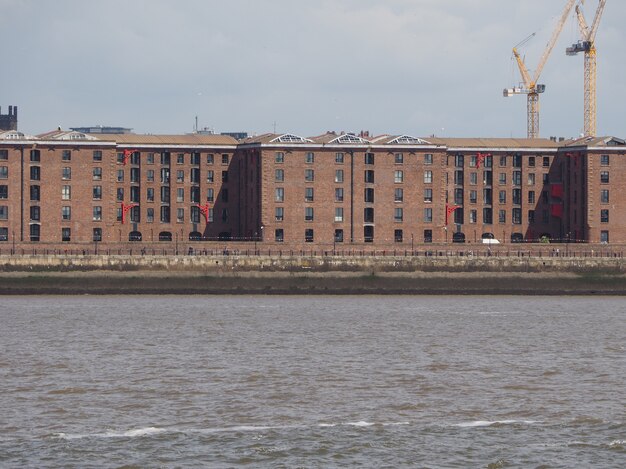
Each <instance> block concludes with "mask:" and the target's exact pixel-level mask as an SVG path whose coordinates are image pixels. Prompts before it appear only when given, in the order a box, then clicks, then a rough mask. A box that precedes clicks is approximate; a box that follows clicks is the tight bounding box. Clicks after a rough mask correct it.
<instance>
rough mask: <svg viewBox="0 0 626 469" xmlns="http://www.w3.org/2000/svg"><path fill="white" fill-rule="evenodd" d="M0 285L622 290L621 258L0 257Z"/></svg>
mask: <svg viewBox="0 0 626 469" xmlns="http://www.w3.org/2000/svg"><path fill="white" fill-rule="evenodd" d="M0 294H446V295H451V294H541V295H560V294H579V295H580V294H585V295H587V294H605V295H624V294H626V262H625V260H624V259H623V258H622V257H608V256H607V257H586V258H579V257H532V256H527V255H525V256H510V257H489V256H485V257H473V256H467V255H464V256H459V255H450V256H445V255H444V256H399V257H395V256H364V257H360V256H310V257H304V256H235V255H213V256H198V255H190V256H152V255H145V256H123V255H122V256H114V255H110V256H109V255H106V256H102V255H97V256H96V255H86V256H82V255H74V256H68V255H42V256H28V255H26V256H10V255H6V256H0Z"/></svg>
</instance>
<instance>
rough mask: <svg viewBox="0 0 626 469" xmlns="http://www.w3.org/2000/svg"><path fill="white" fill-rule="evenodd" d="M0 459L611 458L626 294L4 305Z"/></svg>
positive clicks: (206, 462)
mask: <svg viewBox="0 0 626 469" xmlns="http://www.w3.org/2000/svg"><path fill="white" fill-rule="evenodd" d="M0 324H1V328H0V345H1V355H0V467H3V468H13V467H15V468H18V467H19V468H22V467H37V468H40V467H80V468H89V467H125V468H132V467H142V468H143V467H166V468H170V467H219V468H221V467H239V466H247V467H255V468H256V467H286V468H293V467H352V466H360V467H389V468H399V467H431V468H435V467H459V468H465V467H487V468H500V467H502V468H504V467H507V468H508V467H543V468H572V467H601V468H610V467H616V468H617V467H624V466H625V465H626V349H625V347H626V299H622V298H595V297H593V298H591V297H590V298H580V297H577V298H566V297H550V298H543V297H531V298H528V297H412V296H406V297H391V296H359V297H356V296H354V297H353V296H343V297H342V296H337V297H322V296H314V297H306V296H298V297H271V296H267V297H265V296H255V297H247V296H240V297H234V296H233V297H229V296H226V297H220V296H216V297H203V296H194V297H185V296H165V297H160V296H130V297H125V296H109V297H98V296H94V297H92V296H81V297H5V298H3V299H2V303H1V305H0Z"/></svg>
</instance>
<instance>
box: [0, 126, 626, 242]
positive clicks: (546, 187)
mask: <svg viewBox="0 0 626 469" xmlns="http://www.w3.org/2000/svg"><path fill="white" fill-rule="evenodd" d="M625 152H626V144H625V142H624V141H623V140H621V139H617V138H594V139H580V140H567V141H560V142H556V141H554V140H550V139H537V140H528V139H453V138H449V139H444V138H427V139H421V138H415V137H411V136H406V135H400V136H398V135H395V136H391V135H383V136H378V137H373V138H370V137H369V136H367V135H363V136H358V135H353V134H345V133H342V134H336V133H327V134H324V135H321V136H318V137H311V138H303V137H299V136H296V135H291V134H283V135H278V134H267V135H261V136H258V137H251V138H248V139H246V140H244V141H237V140H235V139H233V138H231V137H228V136H221V135H203V134H190V135H169V136H168V135H159V136H155V135H135V134H109V135H108V134H85V133H81V132H78V131H62V130H56V131H53V132H49V133H47V134H43V135H39V136H37V137H34V136H27V135H24V134H22V133H20V132H17V131H6V132H3V133H0V243H1V242H8V243H11V242H12V243H13V244H15V243H19V244H20V245H36V246H37V245H42V246H43V245H50V246H53V245H54V246H66V247H67V246H81V245H85V244H89V243H94V242H95V243H104V244H108V245H113V246H114V245H121V244H124V243H133V245H138V246H141V245H146V244H148V243H163V244H165V243H168V242H172V243H174V242H176V243H178V242H186V243H199V244H198V246H201V245H202V243H205V242H206V241H213V240H221V241H223V240H243V241H254V242H255V243H258V242H262V243H265V244H274V243H276V244H280V245H283V246H297V247H307V248H308V247H311V246H320V247H328V246H336V245H337V244H341V245H353V244H363V245H369V246H381V247H384V246H397V245H399V244H402V245H405V246H406V245H407V244H408V243H410V244H411V245H414V244H421V243H451V242H472V243H473V242H481V240H482V239H483V238H495V239H497V240H499V241H500V242H504V243H509V242H518V241H538V240H540V239H541V238H543V237H547V238H551V239H552V240H559V241H585V242H593V243H597V242H611V243H624V242H626V226H625V225H626V221H625V220H626V213H624V211H625V208H624V207H625V205H626V204H624V202H623V201H622V200H623V197H622V193H621V188H622V187H623V182H624V181H623V180H622V179H623V178H624V177H625V176H624V174H626V171H624V169H625V159H624V153H625Z"/></svg>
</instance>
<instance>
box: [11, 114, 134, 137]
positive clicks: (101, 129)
mask: <svg viewBox="0 0 626 469" xmlns="http://www.w3.org/2000/svg"><path fill="white" fill-rule="evenodd" d="M16 109H17V108H16ZM70 130H73V131H75V132H82V133H84V134H114V135H118V134H130V133H132V130H133V129H129V128H126V127H108V126H103V125H97V126H94V127H70Z"/></svg>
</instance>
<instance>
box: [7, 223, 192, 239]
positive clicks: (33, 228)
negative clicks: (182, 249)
mask: <svg viewBox="0 0 626 469" xmlns="http://www.w3.org/2000/svg"><path fill="white" fill-rule="evenodd" d="M29 232H30V233H29V234H30V240H31V241H39V240H40V238H41V225H39V224H38V223H32V224H31V225H30V229H29ZM201 237H202V234H201V233H198V232H192V233H190V234H189V240H190V241H194V240H198V239H200V238H201ZM141 239H142V235H141V233H140V232H138V231H131V232H130V233H129V235H128V240H129V241H141ZM8 240H9V229H8V228H4V227H0V241H8ZM71 240H72V229H71V228H69V227H63V228H61V241H64V242H65V241H71ZM92 240H93V241H94V242H99V241H102V228H93V230H92ZM159 241H172V233H170V232H169V231H161V232H160V233H159Z"/></svg>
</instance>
